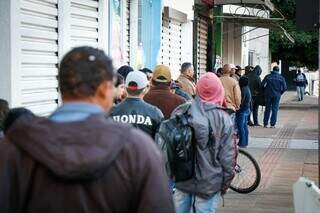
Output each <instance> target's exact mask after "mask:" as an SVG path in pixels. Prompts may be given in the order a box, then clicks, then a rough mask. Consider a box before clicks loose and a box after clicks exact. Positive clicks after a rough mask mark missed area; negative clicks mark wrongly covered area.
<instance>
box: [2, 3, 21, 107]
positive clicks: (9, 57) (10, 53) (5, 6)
mask: <svg viewBox="0 0 320 213" xmlns="http://www.w3.org/2000/svg"><path fill="white" fill-rule="evenodd" d="M19 8H20V1H19V0H1V1H0V26H1V27H0V35H1V36H0V64H1V68H0V79H1V83H0V98H2V99H5V100H7V101H8V102H9V103H10V106H11V107H16V106H20V104H21V88H20V83H21V80H20V70H21V69H20V67H21V60H20V55H21V53H20V28H19V26H20V14H19V11H20V10H19Z"/></svg>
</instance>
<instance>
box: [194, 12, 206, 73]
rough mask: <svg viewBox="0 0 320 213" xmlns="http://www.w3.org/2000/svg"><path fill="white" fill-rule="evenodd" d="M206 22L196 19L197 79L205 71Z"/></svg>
mask: <svg viewBox="0 0 320 213" xmlns="http://www.w3.org/2000/svg"><path fill="white" fill-rule="evenodd" d="M207 43H208V22H207V20H206V19H205V18H202V17H198V21H197V79H199V78H200V76H201V75H202V74H204V73H206V71H207Z"/></svg>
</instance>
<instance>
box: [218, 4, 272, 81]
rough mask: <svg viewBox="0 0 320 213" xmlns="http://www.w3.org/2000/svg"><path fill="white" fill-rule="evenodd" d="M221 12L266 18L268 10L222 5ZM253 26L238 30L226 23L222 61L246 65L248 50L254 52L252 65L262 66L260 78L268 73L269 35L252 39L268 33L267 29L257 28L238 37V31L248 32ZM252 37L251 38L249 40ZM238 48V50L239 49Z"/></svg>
mask: <svg viewBox="0 0 320 213" xmlns="http://www.w3.org/2000/svg"><path fill="white" fill-rule="evenodd" d="M223 12H224V13H226V14H237V15H248V16H253V17H254V16H256V17H263V18H267V17H268V16H269V12H268V11H262V10H257V9H253V8H244V7H241V6H236V5H224V6H223ZM252 29H253V27H242V29H241V30H240V31H239V30H237V26H236V25H233V24H227V26H224V41H223V42H224V44H223V45H224V46H223V47H224V48H223V51H224V54H223V55H224V61H223V62H224V63H234V64H241V66H242V67H245V66H247V65H248V57H249V51H253V52H254V57H253V66H255V65H260V66H261V68H262V71H263V72H262V74H261V78H263V77H264V76H265V75H266V74H268V73H269V67H270V65H269V64H270V60H269V36H264V37H261V38H257V39H254V38H255V37H259V36H262V35H266V34H269V30H268V29H263V28H257V29H256V30H253V31H251V32H249V33H245V34H244V35H242V36H240V37H239V34H240V32H241V31H242V33H244V32H248V31H249V30H252ZM251 39H253V40H251ZM239 50H240V51H239Z"/></svg>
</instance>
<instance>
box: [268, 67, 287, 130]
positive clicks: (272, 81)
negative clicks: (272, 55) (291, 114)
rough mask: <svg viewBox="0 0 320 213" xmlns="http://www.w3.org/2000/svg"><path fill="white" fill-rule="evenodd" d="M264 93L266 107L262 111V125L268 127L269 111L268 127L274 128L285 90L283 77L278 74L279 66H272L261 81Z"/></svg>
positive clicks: (285, 85)
mask: <svg viewBox="0 0 320 213" xmlns="http://www.w3.org/2000/svg"><path fill="white" fill-rule="evenodd" d="M262 87H263V89H264V95H265V99H266V109H265V112H264V119H263V126H264V127H265V128H266V127H268V123H269V118H270V113H271V112H272V114H271V120H270V127H271V128H275V125H276V123H277V116H278V110H279V103H280V98H281V95H282V94H283V93H284V92H285V91H286V90H287V84H286V81H285V79H284V78H283V77H282V76H281V75H280V74H279V67H278V66H275V67H273V69H272V71H271V73H270V74H269V75H267V76H266V77H265V78H264V79H263V81H262Z"/></svg>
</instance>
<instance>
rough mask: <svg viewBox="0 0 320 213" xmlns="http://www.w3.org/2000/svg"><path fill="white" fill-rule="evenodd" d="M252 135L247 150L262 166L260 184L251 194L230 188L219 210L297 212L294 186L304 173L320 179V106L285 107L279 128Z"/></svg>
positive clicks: (224, 212)
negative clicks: (319, 114)
mask: <svg viewBox="0 0 320 213" xmlns="http://www.w3.org/2000/svg"><path fill="white" fill-rule="evenodd" d="M312 102H313V103H316V102H315V100H312ZM261 113H262V111H261ZM260 117H261V118H262V115H261V116H260ZM250 135H251V138H250V142H249V143H250V145H249V148H248V149H247V150H248V151H249V152H250V153H251V154H252V155H253V156H254V157H255V158H256V159H257V160H258V163H259V165H260V167H261V173H262V179H261V183H260V186H259V188H258V189H256V191H254V192H252V193H250V194H238V193H236V192H233V191H229V192H228V194H227V195H226V196H225V206H224V207H221V208H220V209H219V211H218V212H220V213H227V212H237V213H241V212H258V213H262V212H265V213H267V212H270V213H271V212H272V213H276V212H277V213H285V212H294V207H293V194H292V185H293V184H294V183H295V182H296V181H297V180H298V178H299V177H300V176H304V177H308V178H309V179H311V180H314V181H317V180H318V155H317V153H318V151H317V148H318V111H317V108H316V107H310V106H309V105H307V106H306V107H305V108H303V107H294V108H290V107H283V108H282V109H281V110H280V112H279V122H278V125H277V128H276V129H270V128H263V127H254V128H250Z"/></svg>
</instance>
